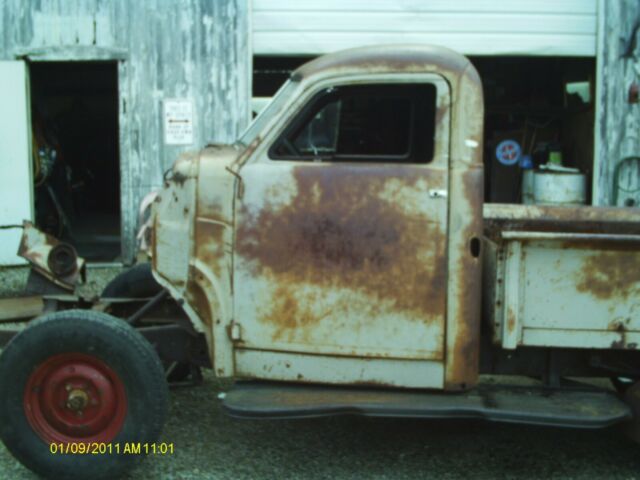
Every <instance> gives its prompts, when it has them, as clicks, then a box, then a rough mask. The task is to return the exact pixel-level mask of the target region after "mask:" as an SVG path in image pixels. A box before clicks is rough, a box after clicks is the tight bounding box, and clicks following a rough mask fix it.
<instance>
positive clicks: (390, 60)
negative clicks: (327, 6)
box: [291, 45, 473, 81]
mask: <svg viewBox="0 0 640 480" xmlns="http://www.w3.org/2000/svg"><path fill="white" fill-rule="evenodd" d="M470 66H471V62H470V61H469V60H468V59H467V58H466V57H465V56H463V55H461V54H460V53H458V52H455V51H453V50H450V49H448V48H444V47H438V46H433V45H377V46H369V47H358V48H351V49H348V50H342V51H339V52H336V53H330V54H328V55H323V56H321V57H319V58H317V59H315V60H312V61H310V62H308V63H306V64H304V65H302V66H301V67H300V68H298V69H297V70H296V71H295V72H294V73H293V74H292V76H291V78H292V80H294V81H300V80H303V79H309V78H311V77H330V76H333V75H340V74H345V73H346V72H347V71H348V72H349V73H373V72H375V73H384V72H388V73H420V72H434V71H435V72H439V73H442V74H443V75H445V76H449V75H451V76H454V77H459V76H461V75H462V74H463V73H464V72H465V70H467V69H468V68H469V67H470ZM472 68H473V67H472Z"/></svg>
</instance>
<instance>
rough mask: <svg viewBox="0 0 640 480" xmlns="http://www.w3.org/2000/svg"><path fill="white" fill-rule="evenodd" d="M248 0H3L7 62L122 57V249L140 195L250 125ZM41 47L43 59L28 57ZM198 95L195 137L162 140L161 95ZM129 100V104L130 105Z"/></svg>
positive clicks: (2, 49)
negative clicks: (180, 163)
mask: <svg viewBox="0 0 640 480" xmlns="http://www.w3.org/2000/svg"><path fill="white" fill-rule="evenodd" d="M248 30H249V2H247V1H246V0H215V1H210V0H180V1H175V2H173V1H172V2H168V1H164V0H145V1H140V2H135V1H130V0H91V1H71V0H68V1H67V0H65V1H47V2H44V1H43V2H35V1H33V2H26V1H24V0H0V60H1V59H7V60H8V59H14V55H15V54H16V52H20V53H21V54H26V55H27V56H30V58H31V59H32V60H34V61H35V60H43V59H45V58H46V59H47V60H93V59H100V60H108V59H112V60H120V66H119V90H120V92H119V97H120V98H119V102H120V109H121V111H120V116H119V119H120V129H121V139H120V154H121V192H122V199H121V204H122V216H123V219H122V220H123V223H122V234H123V238H124V239H125V241H126V242H125V245H124V247H125V248H124V250H125V251H124V256H125V258H129V259H131V258H132V257H133V251H134V246H135V244H134V242H135V232H136V230H137V227H136V224H137V218H136V212H137V207H138V204H139V202H140V201H141V200H142V198H143V197H144V196H145V195H146V194H147V193H148V192H149V191H151V190H154V189H157V188H158V187H159V186H161V185H162V175H163V173H164V171H165V170H166V169H167V168H169V167H170V166H171V165H172V164H173V162H174V161H175V159H176V158H177V156H178V155H179V154H180V153H181V152H182V151H184V150H185V148H198V147H200V146H203V145H204V144H205V143H208V142H222V143H224V142H232V141H233V140H235V139H236V138H237V136H238V135H239V133H240V132H242V131H243V130H244V128H245V127H246V126H247V125H248V123H249V120H250V118H251V117H250V115H249V112H250V102H251V50H250V45H249V43H248V37H249V34H248ZM36 49H37V50H38V52H39V56H38V57H37V58H36V56H35V55H30V54H31V53H33V52H34V51H35V50H36ZM167 97H168V98H172V97H178V98H181V97H182V98H192V99H193V102H194V114H195V116H194V144H193V145H192V146H187V147H182V146H165V145H163V132H162V109H161V104H162V100H163V99H164V98H167ZM125 106H126V111H125V110H124V109H125Z"/></svg>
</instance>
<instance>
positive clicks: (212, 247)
mask: <svg viewBox="0 0 640 480" xmlns="http://www.w3.org/2000/svg"><path fill="white" fill-rule="evenodd" d="M225 228H226V227H225V225H224V223H222V222H218V221H215V220H209V219H201V218H198V219H197V220H196V227H195V247H196V251H197V257H198V258H199V259H200V260H201V261H202V262H204V263H205V264H206V265H207V266H209V267H210V268H211V270H212V271H213V273H214V274H215V275H216V276H218V277H219V276H220V275H221V273H222V270H223V267H224V262H225V250H224V230H225Z"/></svg>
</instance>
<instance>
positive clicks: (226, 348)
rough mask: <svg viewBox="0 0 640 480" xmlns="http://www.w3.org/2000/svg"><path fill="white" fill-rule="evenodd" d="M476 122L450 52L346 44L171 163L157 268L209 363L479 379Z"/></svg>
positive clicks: (472, 100) (278, 376)
mask: <svg viewBox="0 0 640 480" xmlns="http://www.w3.org/2000/svg"><path fill="white" fill-rule="evenodd" d="M482 125H483V102H482V86H481V82H480V79H479V77H478V74H477V73H476V71H475V69H474V67H473V66H472V65H471V63H470V62H469V61H468V60H467V59H466V58H464V57H462V56H461V55H458V54H455V53H453V52H451V51H449V50H445V49H442V48H436V47H425V46H406V47H390V46H389V47H377V48H363V49H354V50H349V51H346V52H341V53H338V54H333V55H328V56H326V57H322V58H320V59H318V60H315V61H312V62H310V63H309V64H307V65H305V66H303V67H302V68H300V69H299V70H297V71H296V72H295V73H294V74H293V75H292V76H291V79H290V80H289V81H288V82H287V83H286V84H285V85H284V86H283V87H282V89H281V90H280V92H279V93H278V94H277V95H276V97H275V98H274V100H273V101H272V102H271V104H270V105H269V106H268V107H267V108H266V110H265V111H264V112H262V113H261V114H260V116H259V117H258V118H256V120H255V121H254V123H253V124H252V125H251V127H250V128H249V129H248V130H247V131H246V132H245V134H244V135H243V136H242V137H241V139H240V140H239V142H238V143H236V144H235V145H233V146H219V145H211V146H209V147H207V148H205V149H204V150H202V151H201V152H199V153H198V154H193V155H187V156H184V157H183V158H182V159H181V160H179V161H178V162H177V163H176V166H175V168H174V171H173V176H172V177H171V179H170V180H169V182H168V188H167V189H166V190H165V191H164V192H162V193H161V195H160V196H159V197H158V198H157V200H156V203H155V205H154V230H153V245H152V252H151V253H152V255H151V256H152V262H153V267H154V273H155V275H156V278H157V280H158V281H159V282H160V283H161V284H162V285H164V286H165V287H166V288H168V289H169V290H170V291H171V293H172V295H173V296H174V297H176V298H184V300H185V309H186V310H187V311H188V312H189V315H190V318H191V319H192V321H193V323H194V324H195V325H197V326H198V328H199V329H200V330H201V331H203V332H204V333H205V334H206V335H207V336H208V338H209V339H210V353H211V355H212V358H213V363H214V369H215V371H216V373H217V374H218V375H222V376H238V377H244V378H260V379H268V380H282V381H303V382H313V383H315V382H318V383H325V384H360V385H378V386H393V387H405V388H433V389H442V390H465V389H469V388H471V387H473V386H474V385H475V384H476V383H477V378H478V361H479V331H480V288H481V287H480V256H481V246H480V238H481V237H482V192H483V176H482V171H483V168H482V158H481V154H482ZM177 239H180V240H179V241H180V244H179V247H178V246H177V244H176V241H177ZM178 251H179V253H177V252H178Z"/></svg>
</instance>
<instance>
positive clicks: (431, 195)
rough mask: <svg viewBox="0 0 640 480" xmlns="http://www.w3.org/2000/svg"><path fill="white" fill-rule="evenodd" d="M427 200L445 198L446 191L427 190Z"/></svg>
mask: <svg viewBox="0 0 640 480" xmlns="http://www.w3.org/2000/svg"><path fill="white" fill-rule="evenodd" d="M429 198H447V191H446V190H429Z"/></svg>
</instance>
